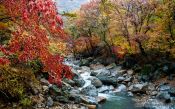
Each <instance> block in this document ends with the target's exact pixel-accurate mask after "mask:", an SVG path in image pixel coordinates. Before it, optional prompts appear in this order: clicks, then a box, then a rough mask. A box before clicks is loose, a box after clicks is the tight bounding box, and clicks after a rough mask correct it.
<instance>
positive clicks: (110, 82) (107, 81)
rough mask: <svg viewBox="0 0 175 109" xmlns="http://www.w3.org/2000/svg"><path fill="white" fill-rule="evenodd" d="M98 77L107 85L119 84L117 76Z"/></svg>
mask: <svg viewBox="0 0 175 109" xmlns="http://www.w3.org/2000/svg"><path fill="white" fill-rule="evenodd" d="M97 78H98V79H99V80H101V81H102V83H103V84H106V85H114V86H116V85H117V78H116V77H112V76H97Z"/></svg>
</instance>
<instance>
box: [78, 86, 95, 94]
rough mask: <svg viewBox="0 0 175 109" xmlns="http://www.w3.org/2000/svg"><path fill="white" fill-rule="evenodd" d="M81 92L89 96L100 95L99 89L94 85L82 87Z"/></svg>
mask: <svg viewBox="0 0 175 109" xmlns="http://www.w3.org/2000/svg"><path fill="white" fill-rule="evenodd" d="M81 93H82V94H84V95H87V96H98V91H97V89H96V87H95V86H93V85H89V86H87V87H84V88H82V90H81Z"/></svg>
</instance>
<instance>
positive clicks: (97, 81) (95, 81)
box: [89, 77, 103, 88]
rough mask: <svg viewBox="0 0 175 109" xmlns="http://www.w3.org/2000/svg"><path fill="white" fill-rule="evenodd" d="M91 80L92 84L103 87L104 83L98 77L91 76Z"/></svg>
mask: <svg viewBox="0 0 175 109" xmlns="http://www.w3.org/2000/svg"><path fill="white" fill-rule="evenodd" d="M89 80H91V84H92V85H94V86H95V87H97V88H98V87H101V86H102V85H103V84H102V82H101V81H100V80H99V79H98V78H96V77H91V78H89Z"/></svg>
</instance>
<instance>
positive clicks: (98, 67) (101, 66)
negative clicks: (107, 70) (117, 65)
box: [90, 64, 105, 70]
mask: <svg viewBox="0 0 175 109" xmlns="http://www.w3.org/2000/svg"><path fill="white" fill-rule="evenodd" d="M104 67H105V66H104V65H102V64H91V65H90V68H91V69H92V70H99V69H103V68H104Z"/></svg>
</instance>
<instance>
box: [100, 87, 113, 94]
mask: <svg viewBox="0 0 175 109" xmlns="http://www.w3.org/2000/svg"><path fill="white" fill-rule="evenodd" d="M106 91H110V88H109V86H102V87H100V88H98V92H99V93H104V92H106Z"/></svg>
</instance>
